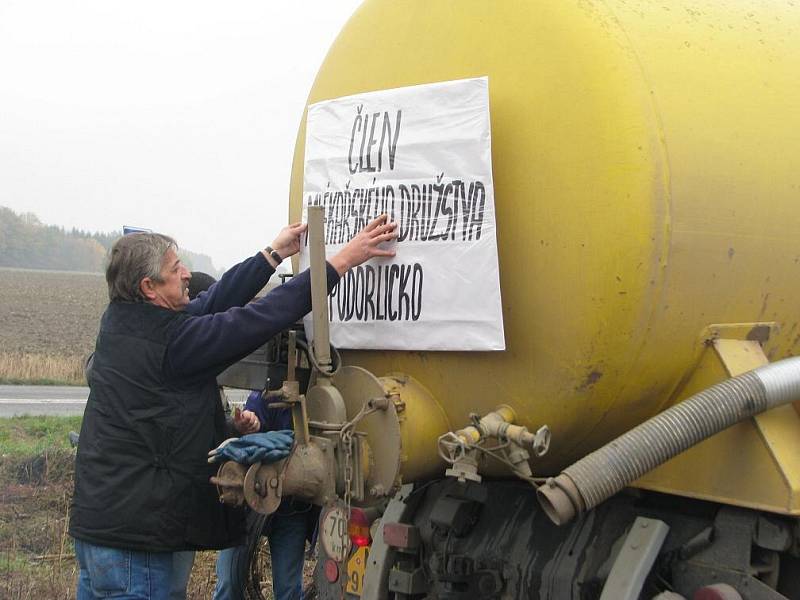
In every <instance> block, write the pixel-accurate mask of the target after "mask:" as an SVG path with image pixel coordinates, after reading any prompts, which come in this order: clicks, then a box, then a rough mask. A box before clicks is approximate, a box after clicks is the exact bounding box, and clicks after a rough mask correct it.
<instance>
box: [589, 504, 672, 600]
mask: <svg viewBox="0 0 800 600" xmlns="http://www.w3.org/2000/svg"><path fill="white" fill-rule="evenodd" d="M668 532H669V526H668V525H667V524H666V523H664V521H659V520H658V519H646V518H644V517H636V520H635V521H634V522H633V527H631V530H630V532H628V536H627V537H626V538H625V544H624V545H623V546H622V549H620V551H619V554H618V555H617V558H616V560H615V561H614V566H613V567H611V572H610V573H609V574H608V579H606V584H605V585H604V586H603V593H602V594H601V595H600V600H637V599H638V598H639V594H640V593H641V591H642V586H643V585H644V581H645V579H646V578H647V575H648V574H649V573H650V569H651V568H652V567H653V563H654V562H655V560H656V558H657V557H658V553H659V552H660V551H661V546H662V545H663V544H664V540H665V539H666V537H667V533H668Z"/></svg>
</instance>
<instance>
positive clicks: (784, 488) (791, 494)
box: [633, 336, 800, 515]
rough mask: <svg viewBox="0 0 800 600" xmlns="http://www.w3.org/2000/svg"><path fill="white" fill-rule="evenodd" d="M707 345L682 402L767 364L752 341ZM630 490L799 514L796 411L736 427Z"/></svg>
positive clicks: (788, 408)
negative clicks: (726, 378) (723, 381)
mask: <svg viewBox="0 0 800 600" xmlns="http://www.w3.org/2000/svg"><path fill="white" fill-rule="evenodd" d="M707 344H708V345H707V348H708V349H707V351H706V352H704V354H703V356H702V358H701V360H700V363H699V365H698V368H697V369H696V370H695V372H694V374H693V375H692V377H691V379H690V380H689V382H687V385H686V386H685V387H684V389H683V391H682V393H681V397H682V398H687V397H688V396H690V395H691V394H694V393H696V392H697V391H700V390H701V389H704V388H706V387H709V386H711V385H713V384H714V383H716V382H718V381H721V380H723V379H724V378H725V377H726V376H730V377H733V376H736V375H740V374H741V373H745V372H747V371H750V370H752V369H754V368H756V367H759V366H761V365H764V364H767V363H768V362H769V360H768V359H767V356H766V355H765V354H764V350H763V348H762V346H761V343H760V342H759V341H757V340H752V339H749V340H748V339H729V338H725V337H716V336H714V337H710V338H708V339H707ZM711 349H713V351H710V350H711ZM633 487H639V488H643V489H650V490H655V491H660V492H666V493H670V494H677V495H680V496H686V497H689V498H700V499H703V500H711V501H714V502H722V503H724V504H732V505H736V506H744V507H748V508H755V509H760V510H766V511H769V512H774V513H779V514H785V515H800V416H799V415H798V411H797V410H796V409H795V407H793V406H792V405H785V406H780V407H777V408H774V409H772V410H770V411H768V412H766V413H763V414H760V415H757V416H755V417H754V418H752V419H748V420H746V421H744V422H741V423H738V424H737V425H734V426H733V427H730V428H728V429H726V430H725V431H722V432H720V433H718V434H717V435H715V436H713V437H711V438H709V439H707V440H705V441H704V442H701V443H700V444H698V445H697V446H694V447H693V448H690V449H689V450H687V451H686V452H684V453H682V454H680V455H679V456H676V457H675V458H673V459H672V460H670V461H669V462H667V463H665V464H663V465H661V466H660V467H658V468H657V469H655V470H653V471H651V472H650V473H648V474H647V475H645V476H644V477H642V478H641V479H639V480H638V481H636V482H635V483H634V484H633Z"/></svg>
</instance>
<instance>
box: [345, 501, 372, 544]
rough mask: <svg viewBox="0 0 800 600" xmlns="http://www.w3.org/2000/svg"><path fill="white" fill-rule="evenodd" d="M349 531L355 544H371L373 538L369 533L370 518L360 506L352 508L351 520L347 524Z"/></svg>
mask: <svg viewBox="0 0 800 600" xmlns="http://www.w3.org/2000/svg"><path fill="white" fill-rule="evenodd" d="M347 533H348V535H349V536H350V541H351V542H353V546H355V547H356V548H361V547H362V546H369V543H370V542H371V541H372V538H371V537H370V535H369V519H367V515H366V513H365V512H364V511H363V510H361V509H360V508H351V509H350V521H349V522H348V524H347Z"/></svg>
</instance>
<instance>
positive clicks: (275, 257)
mask: <svg viewBox="0 0 800 600" xmlns="http://www.w3.org/2000/svg"><path fill="white" fill-rule="evenodd" d="M264 252H266V253H267V254H269V255H270V256H271V257H272V260H274V261H275V264H276V265H279V264H281V262H283V258H281V255H280V254H278V252H277V251H276V250H273V248H272V246H267V247H266V248H264Z"/></svg>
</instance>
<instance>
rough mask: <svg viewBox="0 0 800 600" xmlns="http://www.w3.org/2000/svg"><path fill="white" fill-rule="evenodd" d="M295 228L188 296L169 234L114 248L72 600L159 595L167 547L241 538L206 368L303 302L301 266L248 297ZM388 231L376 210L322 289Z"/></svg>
mask: <svg viewBox="0 0 800 600" xmlns="http://www.w3.org/2000/svg"><path fill="white" fill-rule="evenodd" d="M304 231H305V225H301V224H299V223H297V224H294V225H289V226H287V227H285V228H284V229H283V230H281V232H280V234H279V235H278V237H277V238H276V239H275V241H274V242H273V244H272V245H271V246H268V247H267V248H266V249H265V250H263V251H261V252H259V253H257V254H256V255H255V256H254V257H252V258H250V259H247V260H245V261H244V262H242V263H240V264H238V265H236V266H234V267H232V268H231V269H229V270H228V271H227V272H226V273H225V275H223V276H222V278H221V279H220V281H219V282H218V283H217V284H216V285H215V286H213V287H212V288H211V289H210V290H209V291H208V292H207V293H205V294H200V295H199V296H198V298H196V299H195V300H193V301H191V302H190V301H189V297H188V293H187V288H188V283H189V279H190V273H189V271H188V270H187V269H186V268H185V267H184V266H183V264H182V263H181V261H180V260H179V259H178V256H177V253H176V249H177V246H176V244H175V241H174V240H172V238H169V237H167V236H164V235H160V234H152V233H137V234H132V235H128V236H124V237H122V238H120V239H119V240H118V241H117V242H116V243H115V244H114V247H113V248H112V249H111V254H110V261H109V265H108V268H107V269H106V281H107V283H108V289H109V300H110V303H109V305H108V308H107V309H106V311H105V313H104V314H103V317H102V319H101V322H100V331H99V333H98V336H97V343H96V346H95V354H94V364H93V368H92V370H91V373H90V375H89V388H90V391H89V399H88V401H87V404H86V408H85V411H84V419H83V423H82V426H81V434H80V444H79V446H78V451H77V455H76V460H75V490H74V494H73V500H72V505H71V510H70V526H69V533H70V535H71V536H72V537H73V538H74V539H75V553H76V556H77V558H78V563H79V575H78V591H77V598H78V600H90V599H95V598H120V599H123V598H124V599H128V600H140V599H141V600H161V599H166V598H168V597H169V593H170V583H171V579H172V575H173V561H174V557H173V554H174V553H175V552H177V551H183V550H198V549H220V548H225V547H229V546H233V545H237V544H239V543H241V539H242V534H243V511H242V510H241V509H236V508H231V507H228V506H227V505H224V504H221V503H220V502H219V500H218V498H217V494H216V490H215V488H214V486H212V485H211V484H210V483H209V477H210V476H211V475H212V474H213V472H214V468H213V467H212V466H210V465H209V464H208V463H207V454H208V451H209V450H211V449H213V448H215V447H216V446H217V445H219V443H220V442H222V440H223V438H224V434H225V431H224V429H225V419H224V414H223V411H222V407H221V406H220V403H219V394H218V391H217V383H216V376H217V375H218V374H219V373H220V372H222V371H223V370H224V369H226V368H227V367H228V366H230V365H231V364H233V363H234V362H236V361H237V360H239V359H240V358H243V357H244V356H246V355H248V354H250V353H251V352H252V351H254V350H255V349H256V348H258V347H259V346H261V345H262V344H264V343H265V342H266V341H267V340H268V339H270V338H271V337H273V336H274V335H275V334H277V333H278V332H279V331H281V330H283V329H285V328H286V327H288V326H289V325H291V324H292V323H294V322H295V321H297V320H298V319H299V318H301V317H302V316H303V315H305V314H307V313H308V312H309V311H310V310H311V282H310V273H309V271H305V272H303V273H301V274H299V275H298V276H296V277H294V278H292V280H291V281H289V282H288V283H287V284H285V285H282V286H280V287H278V288H276V289H275V290H273V291H272V292H270V293H269V294H267V295H266V296H265V297H264V298H261V299H259V300H256V301H254V302H250V300H251V299H252V298H253V297H254V296H255V294H256V293H257V292H258V291H259V290H260V289H261V288H262V287H263V286H264V284H266V282H267V280H268V279H269V277H270V276H271V275H272V273H274V271H275V268H276V267H277V265H278V263H279V261H280V260H282V259H283V258H286V257H288V256H291V255H293V254H295V253H296V252H297V251H298V250H299V248H300V235H301V234H302V233H303V232H304ZM396 237H397V234H396V232H395V224H394V223H388V222H387V219H386V217H385V216H382V217H379V218H378V219H376V220H374V221H372V222H371V223H369V224H368V225H367V226H366V227H365V228H364V229H363V230H362V231H360V232H359V233H358V234H356V235H355V236H354V237H353V239H352V240H350V241H349V242H348V243H347V244H346V245H345V246H344V247H343V248H342V249H341V250H340V251H339V252H338V253H337V254H336V255H335V256H333V257H332V258H331V259H330V260H329V261H328V263H327V280H328V281H327V283H328V291H329V292H330V291H331V290H332V289H333V287H334V286H335V285H336V283H337V282H338V280H339V278H340V277H341V276H342V275H343V274H344V273H345V272H346V271H347V270H348V269H350V268H351V267H354V266H356V265H359V264H361V263H363V262H364V261H366V260H368V259H370V258H372V257H375V256H393V255H394V252H393V251H391V250H386V249H383V248H381V247H380V244H381V243H382V242H388V241H390V240H392V239H394V238H396ZM265 435H267V436H269V434H265ZM275 439H276V441H275V445H276V449H278V445H279V443H280V444H285V443H286V442H285V437H281V436H276V438H275ZM278 440H280V442H279V441H278Z"/></svg>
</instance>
